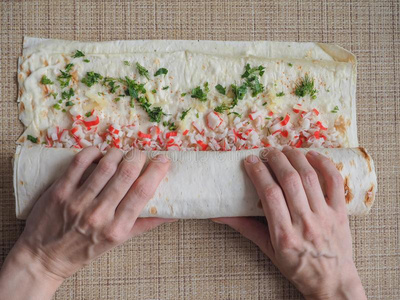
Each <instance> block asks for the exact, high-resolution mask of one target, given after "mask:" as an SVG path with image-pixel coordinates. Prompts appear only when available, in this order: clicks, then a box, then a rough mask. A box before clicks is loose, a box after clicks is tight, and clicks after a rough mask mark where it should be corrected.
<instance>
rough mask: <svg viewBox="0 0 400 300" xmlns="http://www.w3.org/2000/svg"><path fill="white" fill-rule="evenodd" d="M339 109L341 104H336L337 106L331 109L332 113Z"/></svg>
mask: <svg viewBox="0 0 400 300" xmlns="http://www.w3.org/2000/svg"><path fill="white" fill-rule="evenodd" d="M338 111H339V106H337V105H336V106H335V107H334V108H333V109H332V110H331V113H334V114H336V113H337V112H338Z"/></svg>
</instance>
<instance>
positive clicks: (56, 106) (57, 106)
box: [53, 103, 61, 110]
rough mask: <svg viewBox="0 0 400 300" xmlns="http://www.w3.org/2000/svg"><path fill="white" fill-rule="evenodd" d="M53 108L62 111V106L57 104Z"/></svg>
mask: <svg viewBox="0 0 400 300" xmlns="http://www.w3.org/2000/svg"><path fill="white" fill-rule="evenodd" d="M53 108H54V109H57V110H60V109H61V106H60V104H59V103H56V104H54V105H53Z"/></svg>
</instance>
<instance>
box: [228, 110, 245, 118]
mask: <svg viewBox="0 0 400 300" xmlns="http://www.w3.org/2000/svg"><path fill="white" fill-rule="evenodd" d="M230 114H234V115H235V116H238V117H239V118H241V117H242V115H241V114H239V113H238V112H236V111H231V112H230V113H228V115H230Z"/></svg>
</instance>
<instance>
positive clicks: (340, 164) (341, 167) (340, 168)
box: [335, 162, 343, 172]
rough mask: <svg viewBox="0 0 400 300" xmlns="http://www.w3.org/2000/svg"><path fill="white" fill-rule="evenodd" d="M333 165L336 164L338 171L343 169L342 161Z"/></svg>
mask: <svg viewBox="0 0 400 300" xmlns="http://www.w3.org/2000/svg"><path fill="white" fill-rule="evenodd" d="M335 166H336V169H338V171H339V172H340V171H342V170H343V163H342V162H340V163H338V164H335Z"/></svg>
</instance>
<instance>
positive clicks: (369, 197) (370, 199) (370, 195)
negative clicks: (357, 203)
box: [364, 184, 375, 206]
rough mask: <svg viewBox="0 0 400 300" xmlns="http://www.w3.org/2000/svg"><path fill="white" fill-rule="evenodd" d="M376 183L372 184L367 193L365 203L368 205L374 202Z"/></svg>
mask: <svg viewBox="0 0 400 300" xmlns="http://www.w3.org/2000/svg"><path fill="white" fill-rule="evenodd" d="M374 188H375V186H374V184H371V187H370V188H369V190H368V191H367V192H366V193H365V198H364V203H365V205H366V206H371V205H372V203H374V198H375V197H374Z"/></svg>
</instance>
